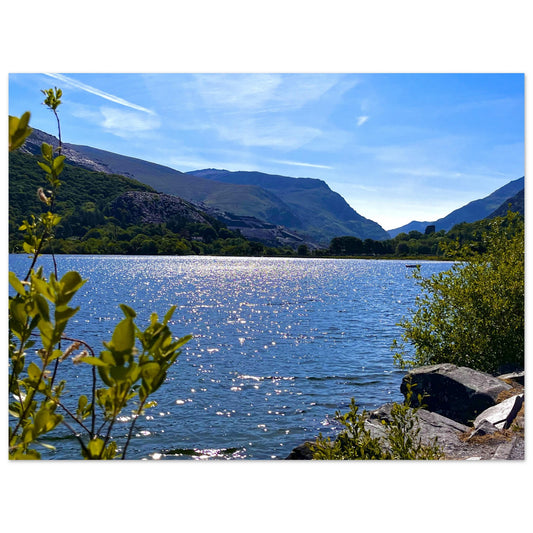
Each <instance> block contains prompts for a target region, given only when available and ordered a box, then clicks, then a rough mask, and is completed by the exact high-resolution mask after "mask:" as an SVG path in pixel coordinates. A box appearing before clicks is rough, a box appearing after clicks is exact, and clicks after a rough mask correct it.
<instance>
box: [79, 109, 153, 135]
mask: <svg viewBox="0 0 533 533" xmlns="http://www.w3.org/2000/svg"><path fill="white" fill-rule="evenodd" d="M71 112H72V115H73V116H75V117H78V118H82V119H84V120H87V121H88V122H90V123H92V124H96V125H98V126H100V127H101V128H103V129H104V130H106V131H108V132H109V133H112V134H113V135H116V136H117V137H122V138H131V137H142V136H143V135H145V134H146V133H147V132H153V130H155V129H158V128H159V127H160V126H161V121H160V120H159V118H158V117H157V116H156V115H146V114H145V113H139V112H138V111H131V110H129V109H117V108H114V107H109V106H102V107H100V108H98V109H94V108H92V107H88V106H83V105H73V106H71Z"/></svg>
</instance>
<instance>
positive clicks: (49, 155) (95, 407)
mask: <svg viewBox="0 0 533 533" xmlns="http://www.w3.org/2000/svg"><path fill="white" fill-rule="evenodd" d="M43 93H44V94H45V96H46V98H45V101H44V104H45V105H46V106H47V107H48V108H49V109H50V110H51V111H52V112H53V113H54V115H55V117H56V119H57V121H58V128H59V118H58V115H57V107H58V106H59V104H60V103H61V100H60V98H61V95H62V93H61V90H60V89H57V88H56V89H55V90H53V89H48V90H46V91H43ZM29 118H30V115H29V113H25V114H24V115H23V116H22V117H21V118H20V119H19V118H17V117H9V150H10V151H13V150H15V149H17V148H19V147H20V146H22V144H23V143H24V141H25V139H26V138H27V137H28V135H29V134H30V133H31V129H30V128H29V127H28V123H29ZM41 152H42V159H43V161H39V162H38V165H39V167H40V168H41V169H42V170H43V171H44V172H45V175H46V189H45V188H43V187H39V189H38V191H37V194H38V197H39V199H40V201H41V202H43V203H44V204H45V205H46V206H47V210H46V212H44V213H42V214H40V215H37V216H36V215H32V216H30V217H28V218H27V219H26V220H24V222H23V224H22V226H21V228H20V229H21V230H22V231H24V233H25V239H24V244H23V248H24V251H25V252H26V253H27V254H29V256H30V258H31V265H30V267H29V269H28V272H27V274H26V276H25V278H24V279H20V278H19V277H18V276H17V275H16V274H15V273H13V272H10V273H9V282H10V285H11V287H12V289H13V291H14V295H13V296H10V297H9V394H10V397H11V401H10V403H9V414H10V417H9V458H10V459H39V458H40V457H41V455H40V453H39V451H38V450H37V449H36V445H42V446H44V447H46V448H53V447H52V446H50V445H49V444H48V443H46V442H45V440H46V437H47V436H50V434H51V432H53V431H54V430H55V429H56V428H57V427H58V426H59V425H60V424H62V425H64V426H65V427H67V428H68V429H69V430H70V431H71V432H72V435H73V436H74V437H75V438H76V439H77V440H78V442H79V444H80V451H81V455H82V457H83V458H85V459H113V458H115V457H119V456H120V457H121V458H122V459H124V458H125V457H126V451H127V449H128V445H129V443H130V440H131V437H132V434H133V429H134V426H135V422H136V420H137V418H138V417H139V416H140V415H141V414H142V413H143V412H144V410H145V409H148V408H149V407H152V406H154V405H155V402H153V401H150V400H149V398H150V396H151V395H152V394H153V393H154V392H155V391H157V390H158V389H159V387H160V386H161V385H162V384H163V383H164V381H165V379H166V376H167V372H168V370H169V368H170V367H171V366H172V364H173V363H174V362H175V361H176V359H177V357H178V355H179V354H180V348H181V347H182V346H183V345H184V344H185V343H186V342H188V341H189V340H190V336H185V337H182V338H180V339H175V338H173V337H172V334H171V332H170V329H169V326H168V322H169V320H170V319H171V317H172V313H173V312H174V309H175V308H174V307H172V308H171V309H170V310H169V311H168V312H167V313H166V315H165V317H164V318H163V320H162V321H160V320H159V317H158V316H157V315H156V314H155V313H153V314H152V315H151V318H150V324H149V325H148V327H147V328H146V329H144V330H142V329H141V328H139V327H138V325H137V324H136V323H135V318H136V313H135V311H134V310H133V309H131V308H130V307H128V306H127V305H121V306H120V307H121V309H122V312H123V313H124V319H123V320H122V321H121V322H119V324H118V325H117V326H116V327H115V330H114V332H113V334H112V337H111V339H110V340H109V341H107V342H104V348H105V349H104V350H103V351H101V352H100V354H99V355H98V356H97V355H96V354H95V352H94V350H93V349H92V348H91V346H89V345H88V344H87V343H86V342H84V341H83V340H81V339H77V338H73V337H71V336H70V334H67V331H68V329H67V328H68V325H69V321H70V320H71V319H72V317H73V316H74V315H75V314H76V313H77V312H78V310H79V307H71V306H70V302H71V300H72V299H73V298H74V297H75V295H76V293H77V292H78V290H79V289H80V288H81V287H82V286H83V285H84V283H85V281H84V280H83V279H82V278H81V276H80V274H79V273H78V272H75V271H71V272H67V273H66V274H64V275H63V276H61V277H60V276H59V275H58V272H57V270H58V269H57V264H56V263H55V258H54V272H52V273H51V274H50V275H49V276H48V277H45V276H44V274H43V269H42V267H41V268H39V269H37V270H35V268H34V267H35V265H36V262H37V259H38V257H39V256H40V254H41V253H42V251H43V249H44V247H45V246H46V245H48V244H49V243H50V242H51V241H52V240H53V239H54V233H55V231H56V229H57V227H58V225H59V223H60V221H61V217H60V216H59V215H57V214H56V213H55V212H54V208H55V203H56V195H57V192H58V190H59V188H60V186H61V181H60V179H59V178H60V175H61V173H62V172H63V169H64V159H65V158H64V156H62V155H61V134H60V135H59V146H58V147H57V148H55V149H54V148H53V147H52V146H51V145H49V144H47V143H43V144H42V149H41ZM65 345H66V346H67V347H66V348H64V346H65ZM29 351H32V352H34V353H31V354H29V353H28V352H29ZM72 363H74V364H77V363H82V364H85V365H88V366H87V369H88V371H91V372H92V380H91V379H89V381H88V382H89V383H90V384H91V386H90V390H88V391H86V392H87V393H86V394H81V395H80V396H79V397H78V398H77V402H74V403H73V402H72V401H71V400H69V399H68V398H67V399H65V394H64V392H65V390H66V386H67V383H66V381H65V380H61V379H60V378H61V374H62V370H63V369H64V365H66V364H72ZM97 378H99V380H98V379H97ZM126 409H130V412H129V413H128V414H129V415H131V416H130V417H129V419H130V423H129V430H128V431H127V434H126V435H122V439H118V438H117V437H116V435H115V432H114V430H115V429H116V422H117V420H118V417H119V416H120V415H121V414H122V413H123V412H124V411H125V410H126ZM43 439H44V441H43Z"/></svg>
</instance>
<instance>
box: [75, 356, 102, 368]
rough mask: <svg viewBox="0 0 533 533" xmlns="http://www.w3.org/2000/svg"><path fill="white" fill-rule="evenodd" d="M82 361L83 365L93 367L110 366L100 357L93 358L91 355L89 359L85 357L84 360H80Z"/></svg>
mask: <svg viewBox="0 0 533 533" xmlns="http://www.w3.org/2000/svg"><path fill="white" fill-rule="evenodd" d="M80 361H81V362H82V363H88V364H89V365H93V366H102V367H105V366H109V364H108V363H105V362H104V361H102V360H101V359H98V357H91V356H89V355H88V356H87V357H84V358H83V359H80Z"/></svg>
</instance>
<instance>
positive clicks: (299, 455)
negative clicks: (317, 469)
mask: <svg viewBox="0 0 533 533" xmlns="http://www.w3.org/2000/svg"><path fill="white" fill-rule="evenodd" d="M311 444H314V442H311V441H307V442H304V443H303V444H300V445H299V446H296V448H294V449H293V450H292V451H291V453H290V454H289V455H288V456H287V457H286V458H285V459H294V460H310V459H312V458H313V452H312V451H311V448H310V445H311Z"/></svg>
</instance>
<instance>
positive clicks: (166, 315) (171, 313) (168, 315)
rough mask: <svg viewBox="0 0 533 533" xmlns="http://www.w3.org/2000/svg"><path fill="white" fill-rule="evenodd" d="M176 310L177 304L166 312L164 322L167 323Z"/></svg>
mask: <svg viewBox="0 0 533 533" xmlns="http://www.w3.org/2000/svg"><path fill="white" fill-rule="evenodd" d="M175 310H176V306H175V305H173V306H172V307H171V308H170V309H169V310H168V311H167V312H166V314H165V317H164V318H163V324H166V323H167V322H168V321H169V320H170V319H171V318H172V315H173V314H174V311H175Z"/></svg>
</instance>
